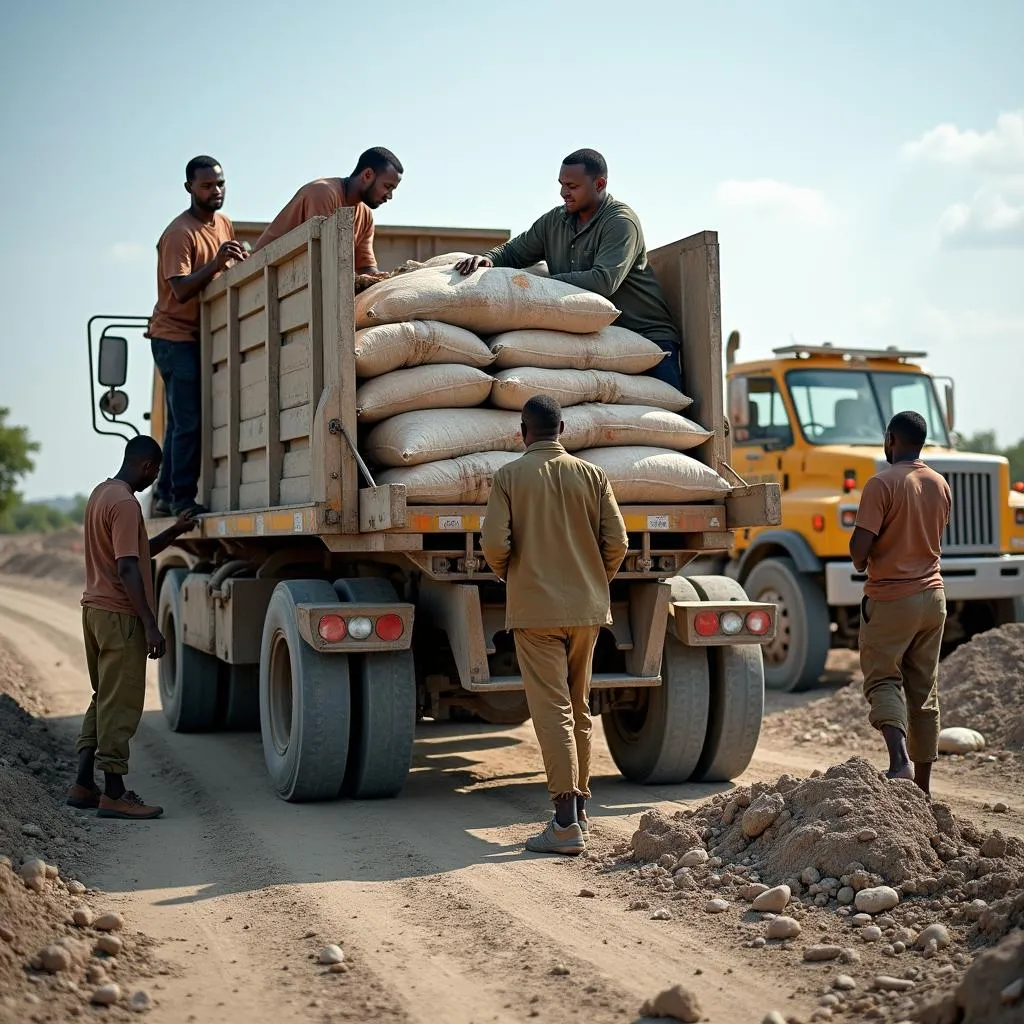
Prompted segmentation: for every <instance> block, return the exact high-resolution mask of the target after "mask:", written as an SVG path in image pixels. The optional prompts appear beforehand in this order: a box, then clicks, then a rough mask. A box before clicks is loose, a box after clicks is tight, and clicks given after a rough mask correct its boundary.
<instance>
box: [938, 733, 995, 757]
mask: <svg viewBox="0 0 1024 1024" xmlns="http://www.w3.org/2000/svg"><path fill="white" fill-rule="evenodd" d="M984 749H985V737H984V736H982V735H981V733H980V732H977V731H976V730H974V729H963V728H950V729H942V730H940V732H939V753H940V754H971V753H973V752H974V751H976V750H984Z"/></svg>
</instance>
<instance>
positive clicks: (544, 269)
mask: <svg viewBox="0 0 1024 1024" xmlns="http://www.w3.org/2000/svg"><path fill="white" fill-rule="evenodd" d="M474 255H480V256H482V255H483V253H479V254H476V253H468V252H446V253H444V254H443V255H441V256H432V257H431V258H430V259H429V260H423V262H422V263H418V262H417V261H416V260H406V261H405V262H404V263H403V264H402V265H401V266H400V267H399V268H398V269H397V270H396V271H395V273H396V274H404V273H406V271H409V270H422V269H423V268H424V267H451V266H454V265H455V264H456V263H461V262H462V261H463V260H468V259H470V258H471V257H472V256H474ZM523 269H524V270H525V271H526V273H527V274H536V275H537V277H550V276H551V272H550V271H549V270H548V265H547V263H546V262H545V261H544V260H541V261H540V263H534V265H533V266H532V267H524V268H523Z"/></svg>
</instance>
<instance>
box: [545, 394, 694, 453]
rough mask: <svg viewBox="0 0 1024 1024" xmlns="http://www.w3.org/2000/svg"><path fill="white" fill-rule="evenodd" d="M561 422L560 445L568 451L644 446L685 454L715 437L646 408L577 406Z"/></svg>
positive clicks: (684, 420) (681, 419)
mask: <svg viewBox="0 0 1024 1024" xmlns="http://www.w3.org/2000/svg"><path fill="white" fill-rule="evenodd" d="M562 419H563V420H564V422H565V433H564V434H562V437H561V441H562V444H563V445H564V446H565V448H566V450H567V451H570V452H578V451H581V450H582V449H584V448H613V447H621V446H622V445H643V446H645V447H651V448H670V449H672V450H673V451H677V452H682V451H686V450H687V449H689V448H696V447H697V446H698V445H701V444H703V443H704V442H705V441H706V440H707V439H708V438H709V437H711V436H712V431H710V430H705V429H704V428H703V427H702V426H701V425H700V424H699V423H694V422H693V420H688V419H687V418H686V417H685V416H680V415H679V414H678V413H675V412H668V410H666V409H652V408H650V407H649V406H646V405H593V404H589V403H588V404H586V405H574V406H573V407H572V408H571V409H566V410H565V412H564V414H563V416H562Z"/></svg>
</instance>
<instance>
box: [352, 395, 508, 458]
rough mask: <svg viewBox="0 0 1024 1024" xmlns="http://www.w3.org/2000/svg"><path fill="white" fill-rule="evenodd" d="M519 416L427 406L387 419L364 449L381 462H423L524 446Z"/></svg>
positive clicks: (496, 411)
mask: <svg viewBox="0 0 1024 1024" xmlns="http://www.w3.org/2000/svg"><path fill="white" fill-rule="evenodd" d="M519 425H520V417H519V414H518V413H514V412H499V411H498V410H497V409H427V410H424V411H421V412H406V413H402V414H401V415H400V416H395V417H393V418H392V419H389V420H385V421H384V422H383V423H380V424H378V425H377V426H376V427H374V428H373V430H371V431H370V434H369V437H367V439H366V447H365V451H364V452H363V454H364V455H365V456H366V457H367V458H369V459H371V460H372V461H373V462H375V463H377V465H379V466H419V465H422V464H423V463H425V462H438V461H440V460H441V459H455V458H458V457H459V456H460V455H470V454H472V453H473V452H520V451H522V450H523V437H522V434H521V432H520V429H519Z"/></svg>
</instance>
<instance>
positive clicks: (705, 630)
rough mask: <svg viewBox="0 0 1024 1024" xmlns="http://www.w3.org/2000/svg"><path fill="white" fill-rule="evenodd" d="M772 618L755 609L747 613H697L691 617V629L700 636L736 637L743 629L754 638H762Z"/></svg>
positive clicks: (708, 611) (764, 612)
mask: <svg viewBox="0 0 1024 1024" xmlns="http://www.w3.org/2000/svg"><path fill="white" fill-rule="evenodd" d="M771 625H772V618H771V615H770V614H769V613H768V612H766V611H761V610H760V609H757V610H755V611H752V612H747V614H746V615H743V614H741V613H740V612H715V611H710V610H707V611H702V612H697V614H696V615H695V616H694V617H693V628H694V629H695V630H696V632H697V633H698V634H699V635H700V636H720V635H723V636H737V635H738V634H739V633H742V632H743V630H744V629H746V631H747V632H748V633H751V634H753V635H754V636H764V635H765V633H767V632H768V630H769V629H771Z"/></svg>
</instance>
